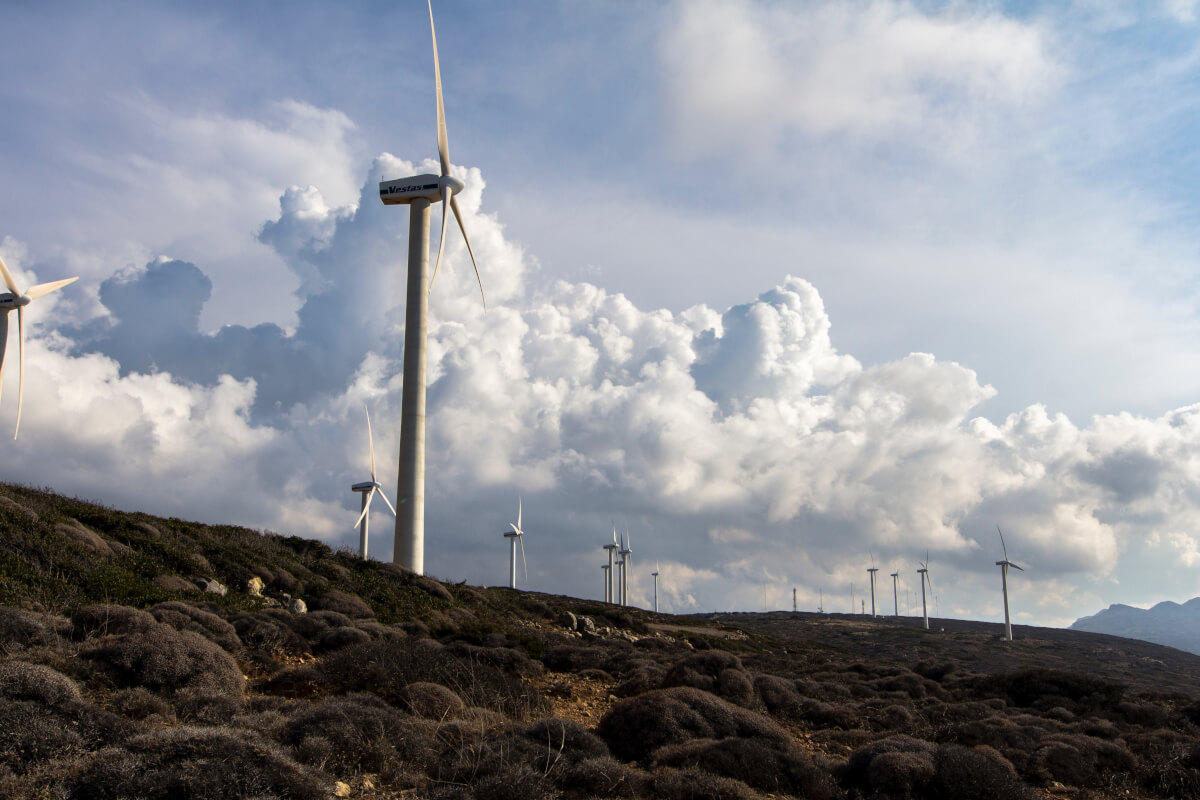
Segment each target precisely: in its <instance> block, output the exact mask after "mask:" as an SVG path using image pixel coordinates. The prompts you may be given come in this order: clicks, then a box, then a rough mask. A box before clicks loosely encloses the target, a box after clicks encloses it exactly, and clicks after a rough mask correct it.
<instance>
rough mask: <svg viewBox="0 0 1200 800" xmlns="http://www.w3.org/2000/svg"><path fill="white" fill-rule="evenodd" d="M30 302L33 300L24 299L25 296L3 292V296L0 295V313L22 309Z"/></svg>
mask: <svg viewBox="0 0 1200 800" xmlns="http://www.w3.org/2000/svg"><path fill="white" fill-rule="evenodd" d="M32 302H33V298H30V297H26V296H25V295H22V294H13V293H12V292H5V293H4V294H0V311H4V310H8V311H11V310H12V309H14V308H24V307H25V306H27V305H29V304H30V303H32Z"/></svg>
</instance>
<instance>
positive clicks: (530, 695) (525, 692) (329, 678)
mask: <svg viewBox="0 0 1200 800" xmlns="http://www.w3.org/2000/svg"><path fill="white" fill-rule="evenodd" d="M486 649H487V648H475V650H486ZM448 650H449V648H445V647H442V646H441V645H439V644H438V643H437V642H433V641H430V640H429V639H416V638H413V637H406V638H403V639H381V640H378V641H371V642H365V643H363V644H360V645H353V646H351V647H347V648H345V649H344V650H339V651H337V652H335V653H332V654H331V655H329V656H327V657H326V658H325V659H324V660H323V661H322V662H321V666H320V670H321V673H322V675H323V676H324V678H325V680H326V682H328V683H329V684H330V685H332V686H334V687H337V688H340V689H342V690H343V691H371V692H374V693H375V694H377V695H379V696H380V697H383V698H384V699H386V700H388V701H389V702H399V697H400V692H401V690H402V689H404V687H406V686H407V685H408V684H410V683H417V682H421V681H425V682H429V683H438V684H441V685H442V686H445V687H446V688H448V689H450V690H452V691H453V692H454V693H455V694H457V695H458V696H459V697H461V698H462V699H463V700H464V701H465V702H466V703H468V704H469V705H474V706H482V707H484V708H489V709H492V710H495V711H500V712H503V713H505V714H507V715H509V716H511V717H516V718H525V717H527V716H529V715H531V714H535V713H540V712H542V711H545V710H546V709H547V708H548V704H547V703H546V700H545V698H543V697H542V696H541V694H540V693H539V692H538V691H537V690H536V689H534V688H533V687H532V686H531V685H529V684H527V683H526V682H525V681H523V680H522V679H521V678H520V676H519V675H516V674H512V673H508V672H502V671H500V670H499V669H497V668H496V667H494V666H491V665H490V664H487V663H484V662H483V661H482V660H476V659H475V658H472V657H471V656H470V655H466V656H464V657H463V658H459V657H456V656H455V655H453V654H452V653H451V652H447V651H448ZM493 652H494V651H493ZM506 652H509V653H511V652H512V651H506ZM516 655H518V656H519V655H520V654H516ZM522 658H523V657H522Z"/></svg>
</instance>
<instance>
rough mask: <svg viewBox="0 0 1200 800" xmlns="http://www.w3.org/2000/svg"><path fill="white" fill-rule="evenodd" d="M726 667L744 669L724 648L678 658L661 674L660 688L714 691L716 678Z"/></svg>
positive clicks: (736, 658) (737, 659) (739, 661)
mask: <svg viewBox="0 0 1200 800" xmlns="http://www.w3.org/2000/svg"><path fill="white" fill-rule="evenodd" d="M728 669H733V670H745V667H743V666H742V662H741V660H740V659H739V658H738V657H737V656H735V655H734V654H733V653H727V652H725V651H724V650H708V651H705V652H703V653H694V654H692V655H689V656H686V657H684V658H682V659H680V660H679V661H678V662H677V663H676V664H675V665H673V666H672V667H671V668H670V669H669V670H667V674H666V675H664V676H663V683H662V688H664V689H666V688H669V687H671V686H691V687H692V688H695V689H703V690H704V691H706V692H713V693H714V694H715V693H716V688H717V678H718V677H719V676H720V675H721V673H722V672H724V671H725V670H728Z"/></svg>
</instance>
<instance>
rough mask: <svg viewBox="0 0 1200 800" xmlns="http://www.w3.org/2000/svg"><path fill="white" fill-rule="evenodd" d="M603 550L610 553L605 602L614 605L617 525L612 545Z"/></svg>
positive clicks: (605, 584)
mask: <svg viewBox="0 0 1200 800" xmlns="http://www.w3.org/2000/svg"><path fill="white" fill-rule="evenodd" d="M603 549H605V550H607V551H608V574H607V576H606V577H605V583H604V602H606V603H613V602H615V598H614V597H613V594H614V593H613V582H614V581H615V580H616V577H615V576H616V573H615V572H614V571H613V568H614V567H615V566H616V564H615V563H614V560H613V553H614V551H615V550H616V549H617V526H616V525H613V540H612V544H606V545H604V548H603Z"/></svg>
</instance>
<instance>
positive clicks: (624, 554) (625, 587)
mask: <svg viewBox="0 0 1200 800" xmlns="http://www.w3.org/2000/svg"><path fill="white" fill-rule="evenodd" d="M620 553H621V562H620V564H621V605H623V606H627V605H629V567H630V566H631V565H632V564H633V558H631V556H632V555H633V536H632V535H630V533H629V531H628V530H626V531H625V535H624V536H622V537H621V550H620Z"/></svg>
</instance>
